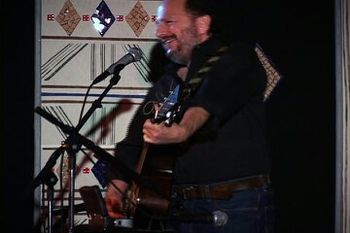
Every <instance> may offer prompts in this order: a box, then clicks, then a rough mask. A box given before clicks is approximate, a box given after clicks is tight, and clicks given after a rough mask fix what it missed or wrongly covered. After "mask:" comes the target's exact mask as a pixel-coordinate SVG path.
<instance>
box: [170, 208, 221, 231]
mask: <svg viewBox="0 0 350 233" xmlns="http://www.w3.org/2000/svg"><path fill="white" fill-rule="evenodd" d="M170 219H171V220H173V221H179V222H205V223H211V224H213V225H214V226H218V227H219V226H224V225H225V224H226V223H227V221H228V216H227V214H226V213H225V212H223V211H221V210H215V211H213V212H212V213H211V214H179V215H177V216H172V217H171V218H170Z"/></svg>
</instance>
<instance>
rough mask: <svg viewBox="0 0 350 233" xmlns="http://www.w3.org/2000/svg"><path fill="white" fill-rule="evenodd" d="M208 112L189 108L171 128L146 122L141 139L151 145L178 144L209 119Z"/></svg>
mask: <svg viewBox="0 0 350 233" xmlns="http://www.w3.org/2000/svg"><path fill="white" fill-rule="evenodd" d="M209 116H210V114H209V112H208V111H206V110H205V109H204V108H202V107H191V108H189V109H188V110H187V111H186V112H185V114H184V116H183V118H182V120H181V121H180V123H179V124H176V123H174V124H173V125H172V126H171V127H167V126H165V125H164V124H163V123H161V124H153V123H152V122H151V121H150V120H147V121H146V122H145V124H144V125H143V139H144V140H145V142H148V143H153V144H169V143H180V142H184V141H186V140H187V139H188V138H189V137H191V136H192V135H193V134H194V133H195V132H196V131H197V130H198V129H199V128H201V127H202V125H203V124H204V123H205V122H206V121H207V120H208V119H209Z"/></svg>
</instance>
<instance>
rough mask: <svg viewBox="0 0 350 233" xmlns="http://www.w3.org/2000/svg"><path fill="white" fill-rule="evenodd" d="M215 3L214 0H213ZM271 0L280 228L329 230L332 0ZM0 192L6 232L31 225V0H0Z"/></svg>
mask: <svg viewBox="0 0 350 233" xmlns="http://www.w3.org/2000/svg"><path fill="white" fill-rule="evenodd" d="M218 2H219V1H218ZM305 2H306V3H305ZM311 2H316V3H315V4H312V3H310V1H277V0H275V1H272V2H269V3H268V4H269V6H266V9H264V11H260V14H261V15H264V17H263V20H262V21H259V23H260V27H259V28H260V33H262V34H263V36H262V39H261V41H260V42H261V44H262V45H263V48H264V49H265V51H266V52H267V53H268V54H269V55H270V57H271V58H272V59H273V60H274V62H275V63H276V65H277V66H278V68H279V69H280V71H281V72H282V73H283V75H284V78H283V80H282V81H281V82H280V83H279V86H278V89H276V91H275V92H274V93H273V96H272V97H271V99H270V101H269V102H268V103H267V105H268V110H269V111H268V119H269V131H270V135H269V136H270V142H271V154H272V157H273V165H274V166H273V181H274V183H275V192H276V212H277V224H276V227H277V232H284V233H289V232H290V233H300V232H327V233H328V232H334V202H335V199H334V198H335V197H334V190H335V187H334V184H335V181H334V178H335V175H334V172H335V70H334V61H335V59H334V52H335V48H334V2H333V1H311ZM1 4H2V5H4V6H3V7H2V9H3V10H2V18H3V20H2V25H3V26H2V32H1V33H2V35H3V37H2V51H4V52H5V54H4V55H3V56H2V68H3V70H4V72H3V75H2V76H3V77H2V78H1V80H2V82H3V83H2V88H3V89H2V90H3V91H2V95H3V96H2V106H3V111H2V114H1V115H2V117H3V119H2V127H3V128H4V130H5V131H4V135H3V141H2V143H3V146H2V149H3V152H2V155H1V165H2V169H1V170H2V178H3V179H2V184H1V186H2V190H3V191H2V194H3V197H2V198H3V199H2V200H3V205H4V208H1V210H4V211H3V213H2V216H4V224H2V225H1V227H0V228H3V229H4V230H6V232H30V231H31V227H32V225H33V223H32V218H33V214H32V206H33V202H32V197H31V195H25V188H26V187H27V185H28V184H29V183H30V182H31V180H32V177H33V167H34V165H33V163H34V112H33V109H34V107H35V106H34V50H35V47H34V42H35V41H34V28H35V23H34V17H35V16H34V1H20V2H18V1H2V2H1Z"/></svg>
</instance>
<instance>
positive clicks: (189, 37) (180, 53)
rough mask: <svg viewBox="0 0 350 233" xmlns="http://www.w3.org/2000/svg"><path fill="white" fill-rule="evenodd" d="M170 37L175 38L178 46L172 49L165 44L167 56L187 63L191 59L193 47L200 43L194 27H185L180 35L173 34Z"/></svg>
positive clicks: (180, 62) (183, 63)
mask: <svg viewBox="0 0 350 233" xmlns="http://www.w3.org/2000/svg"><path fill="white" fill-rule="evenodd" d="M170 38H171V39H173V40H175V41H176V42H177V44H178V45H177V46H176V48H174V49H171V48H169V47H168V46H167V45H166V44H165V45H164V44H163V47H164V49H165V51H166V56H167V57H168V58H169V59H170V60H172V61H173V62H176V63H178V64H182V65H187V64H188V63H189V62H190V60H191V55H192V50H193V48H194V47H195V46H196V45H197V44H198V43H199V42H198V36H197V34H196V31H195V29H194V27H191V28H190V27H188V28H185V29H184V30H183V31H182V32H181V35H180V36H176V35H173V36H171V37H170Z"/></svg>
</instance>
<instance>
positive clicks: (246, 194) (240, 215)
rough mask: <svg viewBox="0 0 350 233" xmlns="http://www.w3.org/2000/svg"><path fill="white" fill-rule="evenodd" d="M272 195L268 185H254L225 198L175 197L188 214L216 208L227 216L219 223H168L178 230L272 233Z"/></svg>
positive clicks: (211, 211) (185, 232)
mask: <svg viewBox="0 0 350 233" xmlns="http://www.w3.org/2000/svg"><path fill="white" fill-rule="evenodd" d="M272 196H273V194H272V191H271V189H270V188H257V189H250V190H244V191H239V192H234V193H233V194H232V197H231V198H230V199H228V200H212V199H204V200H178V201H179V202H180V203H182V205H183V208H184V209H185V210H186V211H188V212H190V213H191V214H192V216H195V215H196V214H203V213H208V214H210V213H213V212H214V211H217V210H220V211H222V212H224V213H226V214H227V216H228V218H227V219H228V220H227V223H226V224H224V225H223V226H216V225H214V224H212V223H209V222H202V221H192V222H188V221H173V222H172V226H173V228H174V229H175V231H176V232H178V233H216V232H222V233H224V232H225V233H248V232H249V233H272V232H273V225H274V214H273V204H272ZM177 198H178V197H177Z"/></svg>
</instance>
